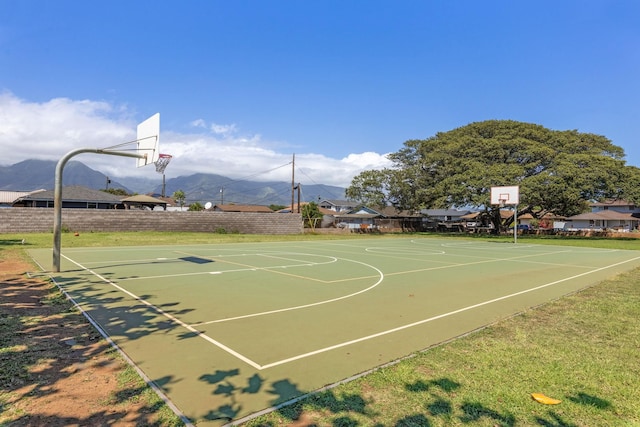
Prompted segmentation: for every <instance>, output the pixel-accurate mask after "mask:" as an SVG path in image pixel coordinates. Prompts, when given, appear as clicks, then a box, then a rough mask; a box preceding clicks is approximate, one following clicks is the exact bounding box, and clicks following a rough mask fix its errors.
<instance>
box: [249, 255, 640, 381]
mask: <svg viewBox="0 0 640 427" xmlns="http://www.w3.org/2000/svg"><path fill="white" fill-rule="evenodd" d="M638 259H640V257H636V258H632V259H629V260H626V261H621V262H618V263H616V264H611V265H608V266H605V267H600V268H597V269H595V270H592V271H587V272H584V273H580V274H576V275H574V276H571V277H566V278H564V279H560V280H556V281H554V282H549V283H545V284H544V285H540V286H536V287H535V288H531V289H526V290H524V291H520V292H515V293H512V294H509V295H505V296H502V297H499V298H494V299H491V300H488V301H484V302H481V303H478V304H474V305H470V306H468V307H464V308H460V309H458V310H454V311H450V312H448V313H444V314H439V315H437V316H433V317H430V318H428V319H424V320H420V321H417V322H413V323H409V324H407V325H403V326H399V327H397V328H393V329H388V330H386V331H382V332H378V333H376V334H371V335H367V336H365V337H361V338H357V339H355V340H351V341H345V342H342V343H340V344H335V345H332V346H329V347H325V348H321V349H318V350H315V351H310V352H308V353H304V354H300V355H297V356H293V357H290V358H288V359H282V360H279V361H276V362H273V363H268V364H266V365H261V366H260V369H261V370H262V369H268V368H272V367H274V366H278V365H283V364H285V363H289V362H294V361H296V360H300V359H304V358H307V357H310V356H314V355H316V354H320V353H325V352H327V351H331V350H335V349H337V348H341V347H346V346H349V345H352V344H356V343H359V342H362V341H367V340H370V339H373V338H378V337H381V336H384V335H388V334H392V333H394V332H398V331H402V330H404V329H409V328H413V327H415V326H419V325H423V324H425V323H428V322H432V321H434V320H438V319H442V318H444V317H448V316H453V315H454V314H458V313H463V312H465V311H469V310H473V309H474V308H478V307H482V306H485V305H488V304H493V303H494V302H498V301H502V300H506V299H509V298H513V297H516V296H518V295H523V294H526V293H529V292H533V291H537V290H540V289H543V288H546V287H549V286H553V285H557V284H558V283H562V282H566V281H568V280H572V279H577V278H578V277H582V276H586V275H588V274H592V273H596V272H598V271H602V270H606V269H607V268H611V267H616V266H618V265H622V264H626V263H628V262H631V261H636V260H638Z"/></svg>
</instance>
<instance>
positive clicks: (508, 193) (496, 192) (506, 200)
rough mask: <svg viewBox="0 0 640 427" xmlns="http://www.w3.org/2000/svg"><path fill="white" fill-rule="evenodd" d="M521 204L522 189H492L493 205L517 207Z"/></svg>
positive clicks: (515, 186)
mask: <svg viewBox="0 0 640 427" xmlns="http://www.w3.org/2000/svg"><path fill="white" fill-rule="evenodd" d="M518 203H520V187H519V186H517V185H513V186H506V187H491V204H492V205H504V206H509V205H517V204H518Z"/></svg>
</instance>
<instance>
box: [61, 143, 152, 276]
mask: <svg viewBox="0 0 640 427" xmlns="http://www.w3.org/2000/svg"><path fill="white" fill-rule="evenodd" d="M82 153H96V154H109V155H112V156H123V157H135V158H138V159H144V158H146V157H147V155H146V154H138V153H126V152H123V151H108V150H103V149H100V148H78V149H77V150H73V151H69V152H68V153H67V154H65V155H64V156H63V157H62V158H61V159H60V160H59V161H58V164H57V165H56V174H55V187H54V190H53V271H54V272H55V273H59V272H60V253H61V251H60V247H61V241H62V172H63V170H64V166H65V165H66V164H67V162H68V161H69V159H71V158H72V157H74V156H76V155H78V154H82Z"/></svg>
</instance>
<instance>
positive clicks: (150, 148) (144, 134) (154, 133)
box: [136, 113, 160, 167]
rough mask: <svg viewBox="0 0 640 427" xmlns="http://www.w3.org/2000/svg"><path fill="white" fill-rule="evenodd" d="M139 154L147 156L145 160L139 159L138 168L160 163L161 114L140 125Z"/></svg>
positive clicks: (138, 137)
mask: <svg viewBox="0 0 640 427" xmlns="http://www.w3.org/2000/svg"><path fill="white" fill-rule="evenodd" d="M136 140H137V143H138V154H145V155H146V157H145V158H144V159H137V166H138V167H141V166H146V165H148V164H151V163H155V162H157V161H158V158H159V156H160V113H156V114H154V115H153V116H151V117H149V118H148V119H147V120H145V121H144V122H142V123H140V124H139V125H138V136H137V138H136Z"/></svg>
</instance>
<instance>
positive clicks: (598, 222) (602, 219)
mask: <svg viewBox="0 0 640 427" xmlns="http://www.w3.org/2000/svg"><path fill="white" fill-rule="evenodd" d="M589 206H590V207H591V212H587V213H582V214H579V215H574V216H570V217H568V218H566V219H565V220H564V222H563V223H562V226H560V225H559V224H556V225H557V226H554V228H557V229H564V230H570V231H571V230H592V231H604V230H613V231H621V232H628V231H631V230H637V229H638V227H639V226H640V208H639V207H638V206H636V205H634V204H633V203H630V202H627V201H625V200H605V201H604V202H596V203H591V204H590V205H589Z"/></svg>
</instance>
